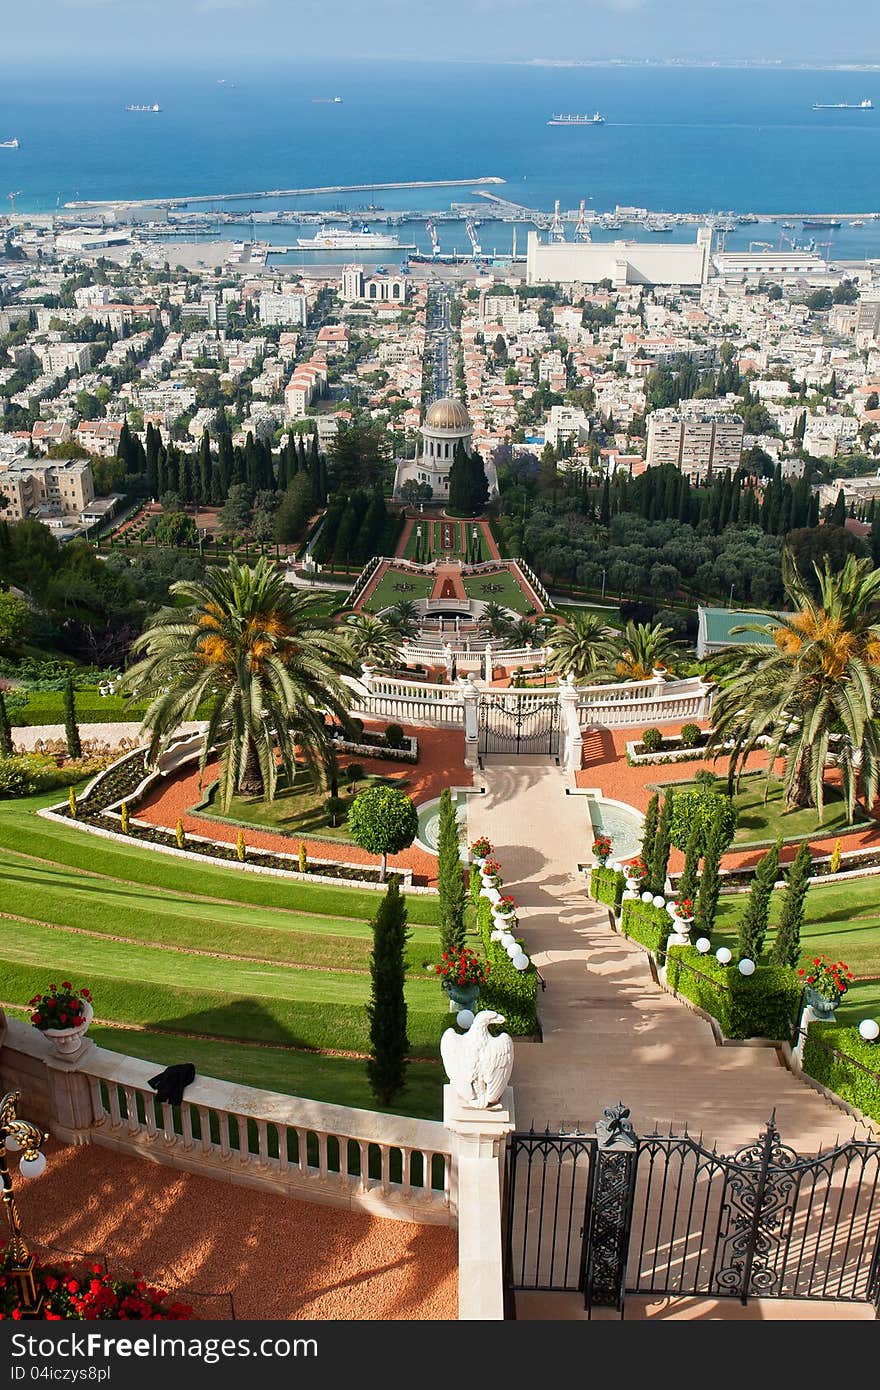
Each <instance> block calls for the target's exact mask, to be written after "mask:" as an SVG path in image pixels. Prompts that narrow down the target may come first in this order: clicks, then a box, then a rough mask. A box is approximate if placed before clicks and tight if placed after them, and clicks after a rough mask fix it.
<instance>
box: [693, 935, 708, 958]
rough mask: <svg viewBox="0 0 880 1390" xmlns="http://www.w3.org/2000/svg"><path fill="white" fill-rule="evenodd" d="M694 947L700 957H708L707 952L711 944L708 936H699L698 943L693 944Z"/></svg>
mask: <svg viewBox="0 0 880 1390" xmlns="http://www.w3.org/2000/svg"><path fill="white" fill-rule="evenodd" d="M695 945H696V948H697V950H698V951H699V953H700V955H701V956H705V955H708V953H709V951H711V949H712V942H711V941H710V940H709V938H708V936H701V937H700V939H699V941H697V942H695Z"/></svg>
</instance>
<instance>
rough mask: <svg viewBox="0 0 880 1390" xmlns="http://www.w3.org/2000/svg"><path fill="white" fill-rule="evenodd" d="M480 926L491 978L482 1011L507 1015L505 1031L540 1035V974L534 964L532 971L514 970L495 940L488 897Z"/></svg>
mask: <svg viewBox="0 0 880 1390" xmlns="http://www.w3.org/2000/svg"><path fill="white" fill-rule="evenodd" d="M477 926H478V927H479V931H480V937H481V939H482V942H483V952H484V954H485V956H486V959H487V960H488V962H489V977H488V979H487V980H486V983H485V984H484V985H482V987H481V988H480V1004H481V1006H482V1008H484V1009H494V1010H495V1011H496V1012H497V1013H499V1014H503V1016H504V1019H505V1024H504V1026H505V1029H506V1030H507V1032H508V1033H510V1034H511V1035H516V1036H519V1037H534V1036H535V1034H540V1031H541V1030H540V1024H539V1023H538V972H537V971H536V969H535V967H534V965H532V964H531V963H530V964H529V968H528V970H516V969H514V967H513V966H512V965H511V963H510V957H509V956H508V954H507V952H506V951H505V949H504V947H503V946H501V945H500V944H499V943H498V942H497V941H493V940H492V908H491V905H490V903H489V899H488V898H480V901H479V906H478V908H477ZM517 939H518V938H517ZM526 955H528V952H526Z"/></svg>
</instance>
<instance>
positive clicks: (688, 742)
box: [679, 724, 703, 748]
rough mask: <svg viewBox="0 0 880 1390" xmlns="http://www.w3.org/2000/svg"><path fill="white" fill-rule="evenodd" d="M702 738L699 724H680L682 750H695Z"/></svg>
mask: <svg viewBox="0 0 880 1390" xmlns="http://www.w3.org/2000/svg"><path fill="white" fill-rule="evenodd" d="M702 737H703V731H702V729H701V728H700V726H699V724H682V726H681V733H680V734H679V738H680V739H681V746H682V748H696V746H697V744H698V743H699V742H700V740H701V738H702Z"/></svg>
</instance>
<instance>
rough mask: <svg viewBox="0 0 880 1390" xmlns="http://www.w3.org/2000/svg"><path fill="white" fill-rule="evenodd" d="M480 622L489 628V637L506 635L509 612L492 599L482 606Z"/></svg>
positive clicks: (508, 627)
mask: <svg viewBox="0 0 880 1390" xmlns="http://www.w3.org/2000/svg"><path fill="white" fill-rule="evenodd" d="M480 622H481V623H482V624H483V626H484V627H487V628H488V629H489V635H490V636H491V637H506V636H507V634H508V633H509V632H510V614H509V613H508V611H507V609H506V608H502V606H501V604H500V603H496V602H495V600H494V599H492V600H491V601H490V602H489V603H487V604H486V606H485V607H484V609H483V616H482V618H481V619H480Z"/></svg>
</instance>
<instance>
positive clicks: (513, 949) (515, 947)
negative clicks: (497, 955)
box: [507, 941, 520, 960]
mask: <svg viewBox="0 0 880 1390" xmlns="http://www.w3.org/2000/svg"><path fill="white" fill-rule="evenodd" d="M519 953H520V944H519V942H518V941H511V943H510V945H509V946H508V947H507V954H508V956H509V957H510V959H511V960H513V958H514V956H518V955H519Z"/></svg>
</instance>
